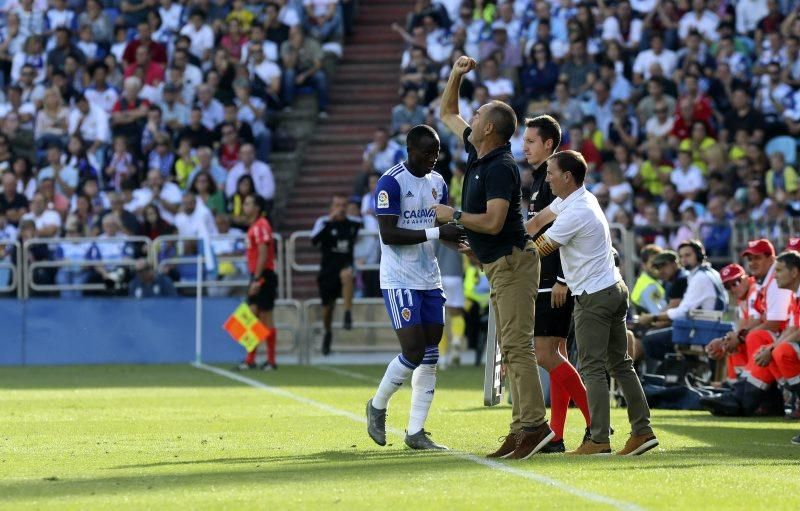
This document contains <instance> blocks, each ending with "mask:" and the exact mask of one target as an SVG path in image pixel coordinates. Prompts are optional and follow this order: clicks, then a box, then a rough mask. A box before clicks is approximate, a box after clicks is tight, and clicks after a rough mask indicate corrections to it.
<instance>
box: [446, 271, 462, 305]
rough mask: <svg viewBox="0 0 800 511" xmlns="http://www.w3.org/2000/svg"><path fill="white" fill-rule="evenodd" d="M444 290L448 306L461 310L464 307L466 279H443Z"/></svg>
mask: <svg viewBox="0 0 800 511" xmlns="http://www.w3.org/2000/svg"><path fill="white" fill-rule="evenodd" d="M442 288H444V295H445V296H446V297H447V306H448V307H453V308H455V309H459V308H461V307H463V306H464V279H463V278H461V277H442Z"/></svg>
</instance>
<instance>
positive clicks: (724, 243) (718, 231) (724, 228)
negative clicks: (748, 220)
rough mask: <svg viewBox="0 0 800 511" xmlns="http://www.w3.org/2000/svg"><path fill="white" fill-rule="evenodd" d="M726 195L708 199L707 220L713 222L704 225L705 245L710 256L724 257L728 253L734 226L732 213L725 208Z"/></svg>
mask: <svg viewBox="0 0 800 511" xmlns="http://www.w3.org/2000/svg"><path fill="white" fill-rule="evenodd" d="M725 202H726V201H725V198H724V197H719V196H717V197H711V198H710V199H709V200H708V208H707V209H706V218H705V222H709V223H711V225H706V226H705V227H703V229H702V231H701V232H703V245H704V246H705V247H706V252H707V253H708V255H709V257H722V256H726V255H728V253H729V252H728V251H729V250H730V240H731V235H732V228H731V225H730V222H731V220H732V218H731V215H730V214H728V212H727V211H726V210H725V206H726V203H725Z"/></svg>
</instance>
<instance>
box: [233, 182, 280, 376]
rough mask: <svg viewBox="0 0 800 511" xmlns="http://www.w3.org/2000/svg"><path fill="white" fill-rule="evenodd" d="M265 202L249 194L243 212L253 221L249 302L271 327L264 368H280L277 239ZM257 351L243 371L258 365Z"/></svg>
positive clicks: (249, 235)
mask: <svg viewBox="0 0 800 511" xmlns="http://www.w3.org/2000/svg"><path fill="white" fill-rule="evenodd" d="M265 207H266V205H265V202H264V199H262V198H261V197H260V196H258V195H248V196H247V198H245V200H244V204H243V205H242V212H243V213H244V215H245V217H246V218H247V219H248V221H249V223H250V229H248V230H247V269H248V271H249V272H250V275H251V277H250V279H251V280H250V288H249V290H248V293H247V303H248V304H250V308H251V309H252V311H253V313H254V314H255V315H256V316H258V319H259V320H260V321H261V322H262V323H263V324H264V326H265V327H267V338H266V339H265V341H266V343H267V361H266V362H264V364H263V365H262V366H261V369H263V370H264V371H273V370H275V369H277V368H278V366H277V365H276V363H275V339H276V337H277V331H276V329H275V324H274V322H273V320H272V309H273V308H274V307H275V298H276V296H277V293H278V276H277V275H276V274H275V241H274V239H273V237H272V226H270V225H269V222H268V221H267V219H266V218H265V217H264V210H265ZM256 351H257V349H255V350H253V351H251V352H250V353H248V354H247V357H246V358H245V360H244V362H243V363H242V364H240V365H239V369H240V370H246V369H255V368H256Z"/></svg>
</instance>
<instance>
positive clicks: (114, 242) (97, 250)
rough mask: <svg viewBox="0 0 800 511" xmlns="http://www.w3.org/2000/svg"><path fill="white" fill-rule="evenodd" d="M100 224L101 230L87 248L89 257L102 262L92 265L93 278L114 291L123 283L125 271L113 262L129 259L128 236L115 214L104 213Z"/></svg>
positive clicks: (130, 248) (130, 249)
mask: <svg viewBox="0 0 800 511" xmlns="http://www.w3.org/2000/svg"><path fill="white" fill-rule="evenodd" d="M101 225H102V232H101V233H100V235H99V236H98V237H97V238H96V239H95V241H94V242H93V243H92V246H91V248H90V249H89V259H93V260H97V261H100V262H101V263H102V264H97V265H95V266H93V267H92V268H93V270H94V271H95V273H96V274H97V276H96V277H95V278H96V279H97V280H100V281H101V282H103V283H104V284H105V285H106V287H107V288H108V289H109V290H110V291H116V290H119V289H120V288H121V287H122V285H123V284H124V283H125V280H126V271H125V267H124V266H120V265H118V264H113V263H114V262H115V261H121V260H123V259H129V258H130V257H131V255H132V247H131V245H130V244H129V243H128V242H127V241H126V238H127V237H128V236H127V235H126V234H125V232H124V231H123V230H122V223H121V222H120V219H119V217H118V216H117V215H116V214H114V213H110V214H108V215H105V216H104V217H103V218H102V220H101ZM90 278H91V277H90Z"/></svg>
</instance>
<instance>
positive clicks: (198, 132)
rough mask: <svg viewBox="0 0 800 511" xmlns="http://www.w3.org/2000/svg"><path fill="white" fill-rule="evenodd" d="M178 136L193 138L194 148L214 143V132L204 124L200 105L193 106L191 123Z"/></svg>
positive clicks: (190, 115) (209, 145) (210, 145)
mask: <svg viewBox="0 0 800 511" xmlns="http://www.w3.org/2000/svg"><path fill="white" fill-rule="evenodd" d="M178 138H188V139H189V140H191V141H192V148H193V149H197V148H198V147H212V146H213V145H214V133H213V132H212V131H211V130H210V129H208V128H206V127H205V125H204V124H203V111H202V109H201V108H200V107H199V106H198V105H195V106H193V107H192V109H191V111H190V112H189V124H187V125H186V127H184V128H183V129H182V130H181V131H180V132H179V133H178Z"/></svg>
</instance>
